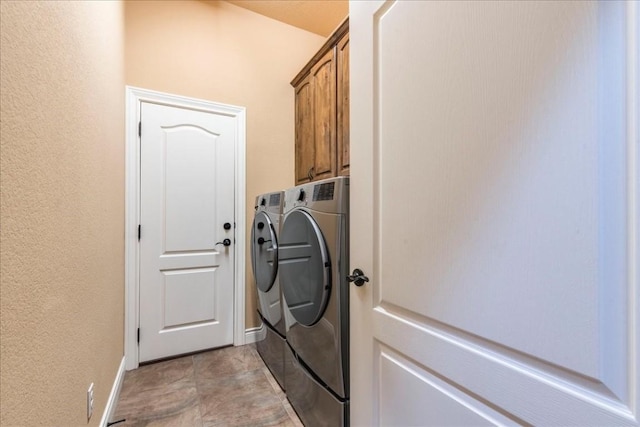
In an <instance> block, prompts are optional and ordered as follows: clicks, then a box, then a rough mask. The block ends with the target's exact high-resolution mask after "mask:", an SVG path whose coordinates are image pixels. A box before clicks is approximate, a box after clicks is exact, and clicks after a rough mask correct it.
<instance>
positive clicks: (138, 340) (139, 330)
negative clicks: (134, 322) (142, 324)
mask: <svg viewBox="0 0 640 427" xmlns="http://www.w3.org/2000/svg"><path fill="white" fill-rule="evenodd" d="M138 344H140V328H138Z"/></svg>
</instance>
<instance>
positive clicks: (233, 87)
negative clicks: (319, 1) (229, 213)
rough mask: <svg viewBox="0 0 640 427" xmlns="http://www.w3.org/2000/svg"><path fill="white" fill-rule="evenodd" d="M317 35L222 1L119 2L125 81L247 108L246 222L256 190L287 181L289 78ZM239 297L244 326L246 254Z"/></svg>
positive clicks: (250, 314) (250, 283)
mask: <svg viewBox="0 0 640 427" xmlns="http://www.w3.org/2000/svg"><path fill="white" fill-rule="evenodd" d="M323 42H324V38H323V37H320V36H318V35H316V34H312V33H309V32H307V31H304V30H300V29H298V28H295V27H292V26H289V25H286V24H283V23H280V22H278V21H275V20H272V19H270V18H266V17H264V16H261V15H258V14H255V13H253V12H250V11H248V10H245V9H242V8H239V7H236V6H233V5H231V4H229V3H226V2H218V1H212V2H202V1H180V2H169V1H162V2H150V1H140V2H126V3H125V53H126V54H125V63H126V72H125V80H126V83H127V84H128V85H131V86H137V87H142V88H145V89H153V90H158V91H162V92H169V93H173V94H178V95H184V96H190V97H194V98H202V99H207V100H211V101H215V102H221V103H226V104H233V105H239V106H244V107H246V108H247V165H246V168H247V173H246V182H247V201H246V204H247V213H246V215H247V224H245V226H246V227H247V229H248V227H249V226H250V225H251V221H252V220H253V206H254V204H255V196H256V195H258V194H260V193H264V192H267V191H273V190H279V189H284V188H287V187H290V186H292V185H293V176H294V156H293V146H294V109H293V107H294V99H293V88H292V87H291V86H290V85H289V82H290V81H291V79H292V78H293V77H294V76H295V75H296V74H297V72H298V71H299V70H300V69H301V68H302V67H303V66H304V65H305V64H306V62H307V61H308V60H309V59H311V57H312V56H313V54H314V53H315V52H316V50H317V49H318V48H320V46H321V45H322V43H323ZM249 235H250V233H247V236H249ZM247 248H248V245H247ZM247 257H248V252H247ZM246 296H247V304H246V319H247V320H246V327H247V328H250V327H252V326H257V325H258V324H259V322H258V319H257V316H256V314H255V311H256V301H255V287H254V279H253V275H252V274H251V269H250V261H249V258H247V287H246Z"/></svg>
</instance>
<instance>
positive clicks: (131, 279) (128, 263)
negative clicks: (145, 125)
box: [124, 86, 246, 370]
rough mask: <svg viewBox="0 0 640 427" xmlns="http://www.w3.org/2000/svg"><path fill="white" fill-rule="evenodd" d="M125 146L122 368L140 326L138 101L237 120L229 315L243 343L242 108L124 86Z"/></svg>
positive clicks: (132, 361)
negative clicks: (222, 115) (231, 316)
mask: <svg viewBox="0 0 640 427" xmlns="http://www.w3.org/2000/svg"><path fill="white" fill-rule="evenodd" d="M125 91H126V93H125V97H126V149H125V155H126V159H125V301H124V303H125V321H124V355H125V367H126V369H127V370H132V369H136V368H137V367H138V364H139V362H138V341H137V329H138V325H139V318H140V317H139V315H140V313H139V307H140V304H139V289H140V288H139V286H140V283H139V279H140V273H139V267H140V265H139V263H140V257H139V256H140V255H139V244H138V225H139V224H140V222H139V221H140V144H139V137H138V123H139V122H140V103H141V102H143V101H144V102H153V103H158V104H164V105H169V106H175V107H182V108H191V109H198V110H202V111H207V112H211V113H216V114H224V115H228V116H232V117H234V118H235V119H236V126H237V128H236V131H237V136H238V137H237V139H236V146H235V149H234V155H235V168H234V170H235V174H234V177H233V178H234V183H235V206H234V209H235V222H236V224H237V225H238V226H237V227H236V230H235V237H236V243H235V245H233V250H234V251H235V265H234V267H233V268H234V276H235V287H234V296H233V299H234V314H233V319H234V321H233V345H235V346H238V345H243V344H245V343H246V341H245V259H244V258H245V257H244V254H245V245H246V235H245V234H246V233H245V227H244V224H245V221H246V214H245V209H246V200H245V199H246V182H245V168H246V166H245V165H246V161H245V159H246V109H245V108H244V107H238V106H234V105H227V104H220V103H215V102H211V101H207V100H202V99H194V98H187V97H184V96H179V95H172V94H168V93H162V92H157V91H152V90H148V89H141V88H137V87H133V86H126V88H125Z"/></svg>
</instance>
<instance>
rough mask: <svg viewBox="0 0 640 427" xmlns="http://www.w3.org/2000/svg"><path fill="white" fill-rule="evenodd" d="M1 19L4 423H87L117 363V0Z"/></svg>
mask: <svg viewBox="0 0 640 427" xmlns="http://www.w3.org/2000/svg"><path fill="white" fill-rule="evenodd" d="M0 11H1V24H0V34H1V45H0V46H1V47H0V49H1V51H2V61H1V73H0V75H1V77H0V81H1V87H2V91H1V93H2V94H1V129H2V142H1V151H0V159H1V160H0V165H1V176H0V181H1V204H2V209H1V217H0V221H1V227H2V228H1V235H0V236H1V246H0V256H1V258H2V263H1V276H2V277H1V286H0V292H1V295H0V307H1V310H0V312H1V320H2V321H1V327H0V333H1V341H2V345H1V353H0V363H1V394H0V395H1V407H2V410H1V411H0V412H1V415H0V424H2V425H3V426H17V425H19V426H35V425H47V426H53V425H68V426H75V425H83V426H84V425H87V419H86V408H85V405H86V402H85V399H86V390H87V387H88V386H89V384H90V383H91V382H94V383H95V410H94V415H93V418H92V419H91V422H90V423H89V425H97V424H98V423H99V421H100V417H101V415H102V413H103V411H104V407H105V404H106V400H107V397H108V395H109V392H110V389H111V386H112V385H113V381H114V379H115V376H116V372H117V369H118V366H119V364H120V361H121V359H122V355H123V295H124V292H123V288H124V279H123V278H124V265H123V260H124V249H123V248H124V238H123V232H124V222H123V219H124V141H123V136H124V80H123V76H124V69H123V39H122V37H123V12H122V5H121V4H120V3H119V2H74V1H72V2H52V1H42V2H36V1H20V2H17V1H16V2H9V1H2V2H1V3H0Z"/></svg>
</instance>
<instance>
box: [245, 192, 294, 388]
mask: <svg viewBox="0 0 640 427" xmlns="http://www.w3.org/2000/svg"><path fill="white" fill-rule="evenodd" d="M283 206H284V192H283V191H276V192H272V193H267V194H262V195H259V196H258V197H256V205H255V208H256V213H255V217H254V219H253V225H252V226H251V266H252V268H253V277H254V278H255V282H256V291H257V294H258V295H257V296H258V314H259V315H260V318H261V320H262V323H263V325H264V327H265V329H266V335H265V337H264V339H261V340H258V341H257V342H256V349H257V350H258V353H259V354H260V356H261V357H262V359H263V360H264V362H265V364H266V365H267V367H268V368H269V370H270V371H271V373H272V374H273V376H274V378H275V379H276V381H277V382H278V384H279V385H280V387H281V388H282V389H283V390H284V357H285V345H286V341H285V330H286V329H285V328H286V326H285V322H284V318H283V314H282V304H281V292H280V281H279V277H278V276H279V275H278V233H279V231H280V221H281V218H282V211H283Z"/></svg>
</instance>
